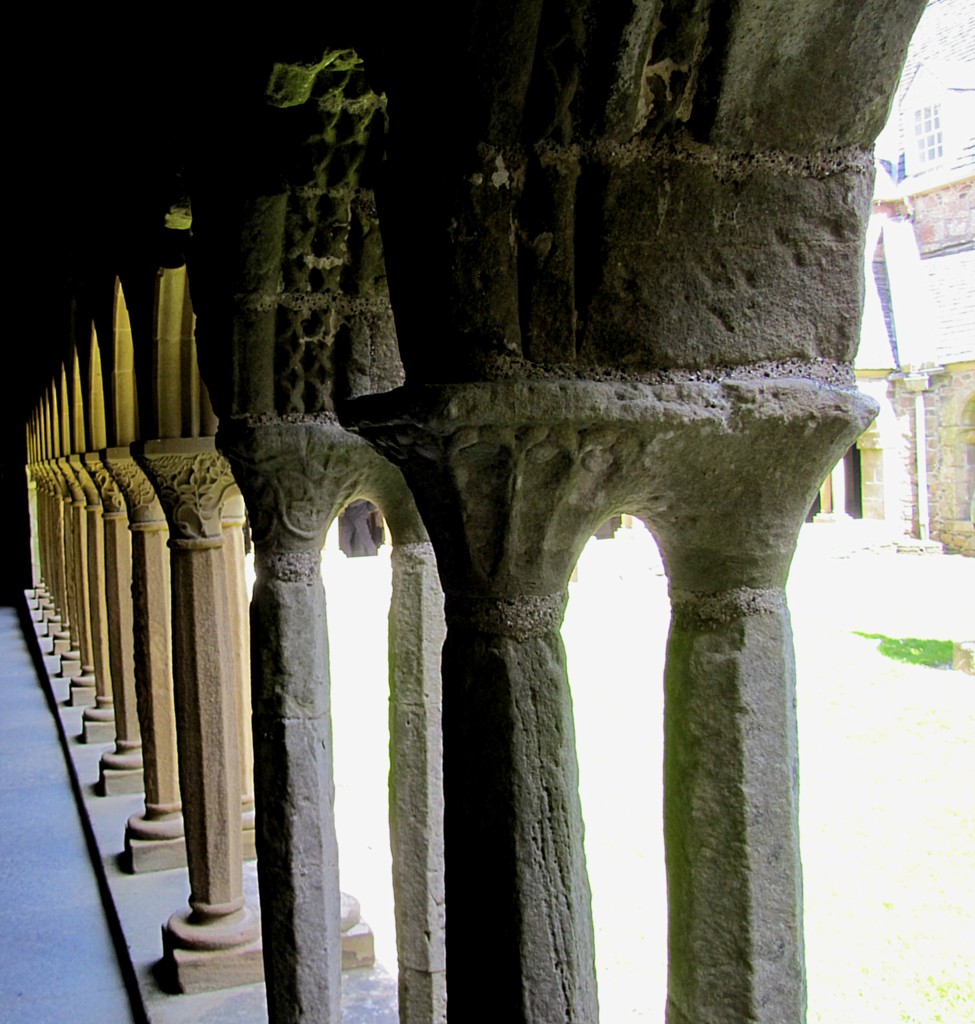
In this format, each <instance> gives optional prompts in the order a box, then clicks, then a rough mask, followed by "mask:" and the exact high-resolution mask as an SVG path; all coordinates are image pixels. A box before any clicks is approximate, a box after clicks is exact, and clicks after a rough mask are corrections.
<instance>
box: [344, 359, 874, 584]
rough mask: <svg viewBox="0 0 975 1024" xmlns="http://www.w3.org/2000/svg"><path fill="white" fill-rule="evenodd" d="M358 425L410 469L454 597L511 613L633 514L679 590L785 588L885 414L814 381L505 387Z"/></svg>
mask: <svg viewBox="0 0 975 1024" xmlns="http://www.w3.org/2000/svg"><path fill="white" fill-rule="evenodd" d="M499 408H503V409H506V410H508V413H507V416H506V418H505V422H503V423H498V422H497V414H496V410H497V409H499ZM347 412H348V414H349V418H350V420H351V421H352V422H354V424H355V426H356V429H357V430H358V431H359V432H360V433H361V434H362V435H363V436H365V437H366V438H368V439H369V440H370V441H371V442H372V443H373V444H375V445H376V447H377V448H379V449H380V450H381V451H382V452H383V453H384V454H386V455H387V456H388V457H389V458H390V459H391V460H392V461H394V462H396V463H397V464H399V465H400V466H401V467H402V469H403V472H404V475H405V476H406V478H407V480H408V482H409V483H410V486H411V488H412V489H413V491H414V493H415V494H416V498H417V504H418V505H419V507H420V511H421V513H422V515H423V518H424V522H425V523H426V525H427V528H428V529H429V530H430V534H431V537H432V539H433V541H434V545H435V546H436V547H437V552H438V558H439V563H440V566H441V572H442V573H443V576H444V582H445V587H446V588H447V590H448V592H450V593H460V594H485V593H490V594H492V595H494V596H496V597H511V596H514V595H517V594H535V595H537V594H539V593H540V592H541V593H554V592H556V591H558V590H561V589H563V588H564V586H565V583H566V580H567V578H568V574H569V572H570V571H571V568H572V566H573V564H574V563H575V560H576V558H577V557H578V554H579V552H580V551H581V548H582V546H583V544H584V543H585V541H586V540H587V538H588V537H589V536H590V535H591V533H592V532H593V530H594V529H595V528H596V526H598V524H599V523H600V522H602V521H604V520H605V519H606V518H607V517H608V516H610V515H612V514H615V513H618V512H621V511H628V512H632V513H635V514H637V515H640V516H641V517H642V518H644V519H646V521H647V523H648V524H649V526H650V528H651V529H652V530H653V532H654V533H655V535H656V536H657V538H658V540H659V541H660V543H661V546H662V547H663V549H664V554H665V560H666V561H667V568H668V572H669V574H670V577H671V581H672V583H675V584H676V585H677V586H679V587H683V588H685V589H688V590H693V591H705V592H707V591H714V590H717V589H724V588H725V587H727V586H741V585H744V586H752V587H762V586H773V587H777V586H781V585H782V583H783V582H784V578H785V573H786V572H787V569H788V563H789V559H790V558H791V554H792V550H793V547H794V544H795V537H796V531H797V530H798V526H799V524H801V522H802V518H803V515H804V513H805V510H806V508H808V505H809V502H810V501H811V500H812V496H813V494H814V493H815V489H816V487H817V486H818V485H819V482H820V481H821V479H822V478H823V476H824V475H825V474H826V472H827V471H828V469H829V467H830V465H831V464H832V461H835V458H836V457H837V456H838V454H839V453H841V452H842V451H843V450H845V448H846V446H848V445H849V443H850V442H851V441H852V439H853V438H854V437H856V435H857V434H858V433H859V432H860V431H861V430H862V429H863V428H864V426H865V425H866V424H867V423H869V421H870V420H871V419H872V417H873V415H874V414H875V408H874V406H873V403H872V402H871V401H870V400H869V399H867V398H865V397H864V396H862V395H860V394H858V393H857V392H854V391H847V390H843V389H839V388H829V387H824V386H822V385H821V384H819V383H814V382H811V381H806V380H801V379H789V380H772V381H755V380H743V381H723V382H703V381H689V382H682V383H679V384H657V385H650V384H640V383H619V384H611V383H605V382H590V381H504V382H492V383H480V384H458V385H445V386H429V387H422V388H413V389H406V388H403V389H400V390H399V391H396V392H390V393H389V394H387V395H381V396H370V397H368V398H362V399H358V400H356V401H354V402H350V403H349V404H348V406H347ZM732 537H734V538H735V539H734V542H733V543H729V538H732ZM716 574H717V575H716ZM739 577H740V578H739ZM725 578H727V579H728V581H729V582H727V583H725V584H722V583H721V582H720V581H721V580H722V579H725Z"/></svg>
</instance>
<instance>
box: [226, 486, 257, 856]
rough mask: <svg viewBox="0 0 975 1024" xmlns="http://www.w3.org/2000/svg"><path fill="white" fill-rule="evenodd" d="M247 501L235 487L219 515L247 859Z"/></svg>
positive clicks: (250, 754) (253, 851)
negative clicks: (245, 526)
mask: <svg viewBox="0 0 975 1024" xmlns="http://www.w3.org/2000/svg"><path fill="white" fill-rule="evenodd" d="M244 522H245V511H244V499H243V497H242V496H241V494H240V492H239V491H238V490H237V489H236V487H235V488H233V489H232V490H231V491H230V492H229V494H228V496H227V499H226V500H225V502H224V505H223V511H222V513H221V516H220V523H221V528H222V530H223V553H224V561H225V563H226V571H227V601H228V610H229V615H230V632H231V641H232V647H233V656H234V674H235V676H236V677H237V744H238V748H239V750H240V813H241V823H242V826H243V829H244V831H243V855H244V859H245V860H253V859H254V858H255V857H256V856H257V848H256V841H255V837H254V739H253V731H252V729H251V666H250V627H249V621H248V619H249V609H248V602H247V581H246V580H245V579H244V529H243V528H244Z"/></svg>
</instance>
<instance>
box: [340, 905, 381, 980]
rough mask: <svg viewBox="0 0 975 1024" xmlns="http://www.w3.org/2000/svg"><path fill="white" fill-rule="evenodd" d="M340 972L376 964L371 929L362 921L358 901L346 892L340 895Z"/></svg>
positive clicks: (374, 944)
mask: <svg viewBox="0 0 975 1024" xmlns="http://www.w3.org/2000/svg"><path fill="white" fill-rule="evenodd" d="M341 897H342V919H341V923H340V926H339V927H340V928H341V931H342V970H343V971H354V970H356V969H357V968H359V967H372V965H373V964H374V963H375V962H376V943H375V938H374V936H373V933H372V928H370V927H369V925H368V924H366V922H365V921H363V920H362V917H361V915H360V911H359V901H358V900H357V899H356V898H355V897H354V896H350V895H349V894H348V893H347V892H343V893H341Z"/></svg>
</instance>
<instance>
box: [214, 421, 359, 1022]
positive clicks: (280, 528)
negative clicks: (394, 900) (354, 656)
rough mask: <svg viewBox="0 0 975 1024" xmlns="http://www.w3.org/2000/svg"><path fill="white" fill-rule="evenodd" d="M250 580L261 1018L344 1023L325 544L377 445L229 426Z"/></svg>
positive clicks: (226, 433) (300, 429) (326, 429)
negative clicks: (250, 550) (249, 545)
mask: <svg viewBox="0 0 975 1024" xmlns="http://www.w3.org/2000/svg"><path fill="white" fill-rule="evenodd" d="M219 443H220V447H221V450H222V451H224V452H225V454H226V455H227V458H228V459H229V460H230V462H231V464H232V465H233V467H234V472H235V475H236V477H237V480H238V482H239V484H240V488H241V490H242V491H243V493H244V497H245V499H246V501H247V508H248V511H249V512H250V519H251V528H252V531H253V538H254V547H255V568H256V572H257V579H256V582H255V584H254V593H253V597H252V600H251V645H252V646H251V652H252V660H251V678H252V685H253V715H254V756H255V761H256V764H257V766H258V770H257V772H256V776H255V788H256V797H257V850H258V860H257V869H258V875H259V878H260V880H261V890H262V892H264V893H268V894H269V893H272V892H273V893H274V899H273V900H272V899H264V900H262V903H261V916H262V920H263V930H264V936H265V949H266V951H267V956H266V958H265V983H266V985H267V1001H268V1016H269V1019H270V1020H271V1021H273V1022H274V1024H285V1022H289V1024H290V1022H298V1021H302V1020H306V1019H311V1018H313V1017H314V1018H315V1019H317V1020H321V1021H326V1022H329V1024H337V1022H338V1021H340V1020H341V1007H340V997H341V974H340V972H341V964H342V951H341V938H340V897H339V877H338V849H337V846H336V840H335V821H334V817H333V804H334V796H335V789H334V782H333V777H332V726H331V699H330V693H329V670H328V633H327V626H326V620H325V591H324V588H323V587H322V582H321V554H320V553H321V547H322V544H323V542H324V539H325V532H326V530H327V528H328V524H329V523H330V522H331V520H332V519H333V518H334V517H335V515H337V514H338V512H339V510H340V509H341V508H342V507H343V506H344V505H345V504H347V502H348V501H350V500H351V499H352V498H353V497H355V496H356V494H358V493H359V492H360V490H361V484H362V481H363V479H364V478H365V477H366V475H367V473H368V469H367V468H364V467H368V466H369V465H370V464H373V463H374V462H375V461H376V457H375V455H374V454H373V453H372V452H371V451H369V449H368V447H367V446H366V445H365V444H363V442H362V441H361V440H360V439H358V438H356V437H354V436H352V435H350V434H348V433H347V432H346V431H344V430H342V429H341V428H340V427H338V426H337V425H335V424H333V423H323V422H314V421H311V422H304V423H301V422H299V423H275V424H268V425H265V426H254V427H252V426H246V425H242V424H236V423H235V424H233V426H232V427H231V428H224V427H221V430H220V435H219Z"/></svg>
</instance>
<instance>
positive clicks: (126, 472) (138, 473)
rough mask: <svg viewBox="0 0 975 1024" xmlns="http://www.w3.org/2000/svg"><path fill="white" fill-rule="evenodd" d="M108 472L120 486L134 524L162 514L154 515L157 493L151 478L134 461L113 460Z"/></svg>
mask: <svg viewBox="0 0 975 1024" xmlns="http://www.w3.org/2000/svg"><path fill="white" fill-rule="evenodd" d="M107 468H108V471H109V473H110V474H111V476H112V478H113V479H114V480H115V482H116V483H117V484H118V486H119V490H120V491H121V492H122V496H123V498H124V499H125V504H126V505H127V506H128V509H129V517H130V518H131V519H132V521H133V522H144V521H146V520H147V519H155V518H156V516H157V515H159V514H161V510H160V512H156V513H155V514H153V513H154V510H153V505H155V504H156V492H155V491H154V490H153V487H152V484H151V483H150V482H149V478H148V477H147V476H146V475H145V473H143V472H142V470H141V469H140V468H139V466H138V465H137V464H136V462H135V460H134V459H131V458H124V459H114V458H113V459H112V461H111V462H110V463H108V467H107Z"/></svg>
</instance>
